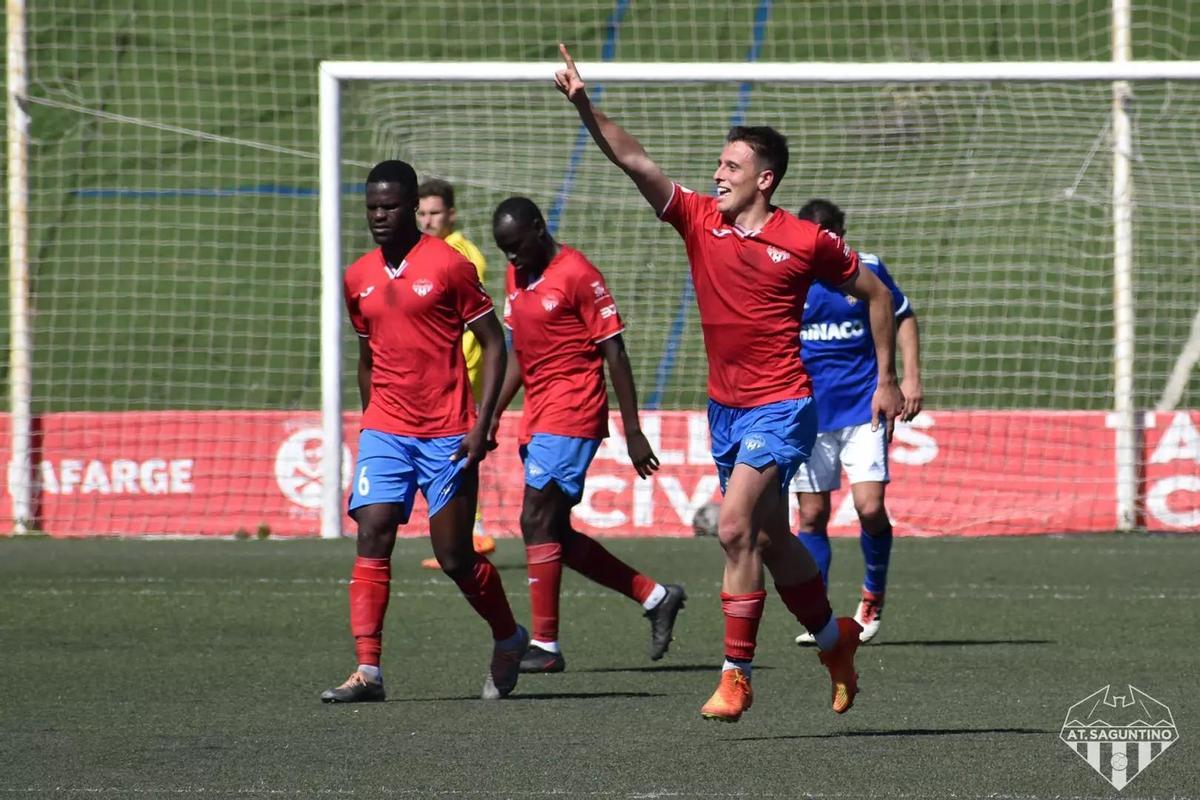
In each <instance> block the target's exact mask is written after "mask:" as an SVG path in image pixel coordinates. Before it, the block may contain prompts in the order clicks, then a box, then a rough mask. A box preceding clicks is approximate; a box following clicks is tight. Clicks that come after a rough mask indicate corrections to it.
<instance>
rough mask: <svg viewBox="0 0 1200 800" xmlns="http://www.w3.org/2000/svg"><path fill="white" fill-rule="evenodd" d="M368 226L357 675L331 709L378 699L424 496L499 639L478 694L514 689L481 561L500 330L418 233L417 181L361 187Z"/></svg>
mask: <svg viewBox="0 0 1200 800" xmlns="http://www.w3.org/2000/svg"><path fill="white" fill-rule="evenodd" d="M366 200H367V226H368V227H369V228H370V230H371V236H372V237H373V238H374V239H375V242H376V243H377V244H378V245H379V247H378V248H376V249H374V250H372V251H371V252H369V253H367V254H366V255H364V256H363V257H362V258H360V259H358V261H356V262H354V264H353V265H351V267H350V269H348V270H346V276H345V294H346V308H347V309H348V310H349V312H350V321H351V323H353V325H354V329H355V330H356V331H357V332H358V335H359V349H358V388H359V393H360V394H361V395H362V403H363V417H362V433H361V434H360V436H359V449H358V460H357V462H356V464H355V466H354V475H353V480H352V481H351V486H352V491H351V495H350V515H351V516H352V517H354V520H355V521H356V522H357V523H358V558H356V559H355V561H354V569H353V571H352V573H351V578H350V630H351V633H352V634H353V635H354V649H355V653H356V655H357V657H358V668H357V669H356V670H355V671H354V672H352V673H351V674H350V677H349V678H347V679H346V681H345V682H344V683H342V685H340V686H337V687H335V688H333V689H329V690H327V691H325V692H323V693H322V694H321V700H322V701H324V702H327V703H348V702H362V701H370V700H383V699H384V690H383V675H382V672H381V671H380V668H379V657H380V651H381V644H382V636H383V617H384V613H385V612H386V610H387V605H388V589H389V583H390V579H391V557H392V548H393V547H394V546H395V544H396V528H397V527H398V526H399V525H402V524H404V523H406V522H408V517H409V514H410V513H411V512H412V506H413V501H414V499H415V498H416V492H417V490H418V489H419V490H420V491H421V493H422V494H423V495H425V499H426V501H427V502H428V503H429V537H430V539H431V541H432V544H433V552H434V555H435V556H437V559H438V562H439V563H440V564H441V565H442V570H443V571H445V573H446V574H447V575H448V576H450V578H451V579H452V580H453V581H454V582H455V583H456V584H458V587H459V589H460V590H462V593H463V595H464V596H465V597H466V598H467V601H468V602H469V603H470V604H471V606H472V607H474V609H475V611H476V612H477V613H478V614H479V615H480V616H481V617H483V618H484V620H485V621H487V623H488V625H489V626H490V627H491V629H492V638H493V640H494V644H493V648H492V661H491V665H490V667H489V669H488V674H487V677H486V678H485V679H484V684H483V693H482V696H483V698H484V699H485V700H494V699H498V698H501V697H504V696H505V695H507V694H508V693H510V692H511V691H512V690H513V688H514V687H515V686H516V683H517V676H518V672H519V666H520V660H521V656H522V655H523V654H524V653H525V648H526V647H527V646H528V644H529V634H528V633H526V631H525V629H524V628H522V627H521V626H520V625H518V624H517V623H516V620H515V619H513V614H512V610H511V609H510V608H509V605H508V598H507V597H506V596H505V594H504V587H503V585H502V584H501V582H500V573H499V572H497V571H496V569H495V567H493V566H492V564H491V562H489V561H488V560H487V558H486V557H484V556H482V555H479V554H477V553H476V552H475V550H474V549H473V547H472V543H471V530H472V526H473V524H474V521H475V501H476V495H477V492H478V480H479V472H478V466H477V465H478V463H479V461H481V460H482V459H483V457H484V455H485V454H486V453H487V445H488V431H489V430H490V429H491V424H492V415H493V413H494V411H495V408H496V398H497V396H498V395H499V393H500V385H501V382H502V379H503V378H502V376H503V374H504V369H505V361H506V353H505V350H504V331H503V329H502V328H501V327H500V322H499V320H497V319H496V314H495V312H494V309H493V307H492V300H491V298H490V297H488V294H487V292H486V291H485V290H484V288H483V285H482V284H480V282H479V276H478V275H477V274H476V272H475V267H474V266H473V265H472V264H471V262H469V261H467V259H465V258H464V257H463V256H462V255H460V254H459V253H458V252H457V251H455V250H454V249H453V248H451V247H450V246H449V245H447V244H446V243H445V242H443V241H442V240H441V239H439V238H437V237H436V236H426V235H425V234H422V233H421V232H420V230H419V229H418V228H417V221H416V210H417V174H416V172H414V171H413V168H412V167H411V166H409V165H408V164H406V163H404V162H403V161H383V162H381V163H379V164H377V165H375V168H374V169H372V170H371V173H370V174H369V175H368V176H367V183H366ZM464 325H465V326H466V327H467V328H469V329H470V330H471V332H472V333H474V334H475V336H476V338H477V339H478V340H479V343H480V344H481V345H483V362H484V366H483V390H482V392H481V395H482V397H481V399H480V402H479V412H478V418H476V413H475V409H474V402H473V400H472V398H471V388H470V385H469V383H468V381H467V369H466V365H465V362H464V358H463V351H462V334H463V327H464Z"/></svg>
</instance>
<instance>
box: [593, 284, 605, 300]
mask: <svg viewBox="0 0 1200 800" xmlns="http://www.w3.org/2000/svg"><path fill="white" fill-rule="evenodd" d="M592 294H594V295H596V299H597V300H599V299H601V298H603V297H608V289H606V288H604V284H603V283H601V282H600V281H592Z"/></svg>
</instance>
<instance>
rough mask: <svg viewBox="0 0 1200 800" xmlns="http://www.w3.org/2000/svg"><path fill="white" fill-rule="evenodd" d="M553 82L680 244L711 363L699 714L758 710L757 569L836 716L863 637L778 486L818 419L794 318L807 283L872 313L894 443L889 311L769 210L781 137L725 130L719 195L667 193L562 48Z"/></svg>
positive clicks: (815, 239)
mask: <svg viewBox="0 0 1200 800" xmlns="http://www.w3.org/2000/svg"><path fill="white" fill-rule="evenodd" d="M559 48H560V50H561V52H562V56H563V60H564V61H565V62H566V68H565V69H562V70H560V71H559V72H558V73H557V74H556V75H555V83H556V84H557V86H558V88H559V90H560V91H562V93H563V94H565V95H566V96H567V98H568V99H569V100H570V101H571V102H572V103H573V104H574V106H575V109H576V110H577V111H578V112H579V117H580V119H581V120H582V121H583V123H584V125H585V126H587V129H588V131H589V132H590V133H591V135H592V138H593V139H595V141H596V144H597V145H599V146H600V149H601V150H602V151H603V152H604V154H605V155H606V156H607V157H608V159H609V160H610V161H612V162H613V163H614V164H616V165H617V166H619V167H620V168H621V169H622V170H623V171H624V172H625V173H626V174H627V175H629V177H630V178H631V179H632V180H633V182H634V184H635V185H636V186H637V188H638V190H639V191H640V192H641V193H642V196H643V197H645V198H646V200H647V202H649V203H650V205H651V206H652V207H653V208H654V210H655V211H656V212H657V213H658V214H659V216H660V217H661V218H662V219H663V220H664V221H666V222H669V223H670V224H671V225H672V226H674V228H675V229H676V230H677V231H678V232H679V234H680V236H682V237H683V240H684V243H685V245H686V248H687V254H688V261H689V262H690V264H691V270H692V280H693V282H694V284H695V288H696V303H697V305H698V306H699V309H700V323H701V326H702V328H703V331H704V345H705V349H706V351H707V352H708V364H709V373H708V393H709V409H708V419H709V427H710V429H711V431H712V447H713V459H714V460H715V461H716V464H717V472H718V474H719V475H720V477H721V485H722V488H723V489H724V491H725V501H724V503H723V504H722V506H721V512H720V518H719V520H718V523H717V532H718V536H719V537H720V540H721V546H722V548H723V549H724V551H725V575H724V580H723V582H722V587H721V588H722V591H721V606H722V610H723V611H724V614H725V663H724V664H723V666H722V673H721V680H720V683H719V684H718V686H717V690H716V692H714V693H713V695H712V697H711V698H710V699H709V701H708V702H707V703H705V704H704V706H703V707H702V708H701V709H700V713H701V714H702V715H703V716H704V717H705V718H707V719H715V720H722V721H726V722H736V721H737V720H738V719H739V718H740V717H741V715H742V712H743V711H745V710H746V709H748V708H749V707H750V705H751V703H752V702H753V693H752V691H751V688H750V678H751V669H750V667H751V662H752V660H753V657H754V648H755V643H756V638H757V635H758V625H759V620H760V619H761V618H762V613H763V603H764V600H765V598H766V592H765V591H764V581H763V567H764V566H766V568H767V569H768V570H770V572H771V575H772V577H773V578H774V580H775V588H776V590H777V591H778V592H779V595H780V597H781V599H782V600H783V602H784V604H785V605H786V606H787V607H788V609H789V610H790V611H791V612H792V613H793V614H794V615H795V616H796V618H797V619H798V620H799V621H800V623H801V624H803V625H804V627H805V628H807V629H808V630H809V631H810V632H811V633H812V634H813V636H814V637H815V639H816V641H817V645H818V646H819V647H820V649H821V652H820V659H821V662H822V663H823V664H824V665H825V666H826V667H827V668H828V670H829V675H830V678H831V680H832V684H833V710H834V711H836V712H838V713H843V712H845V711H847V710H849V708H850V706H851V705H852V704H853V702H854V696H855V694H856V693H857V691H858V674H857V673H856V672H855V670H854V654H855V651H856V650H857V648H858V634H859V631H860V630H861V628H860V627H859V625H858V623H856V622H855V621H854V620H853V619H850V618H849V617H842V618H836V619H835V618H834V616H833V612H832V609H830V606H829V600H828V598H827V596H826V593H825V585H824V583H823V581H822V580H821V575H820V572H819V571H818V570H817V567H816V564H815V563H814V562H813V559H812V557H811V556H810V555H809V554H808V551H807V550H806V549H805V548H804V546H803V545H802V544H801V543H800V542H799V541H798V540H797V539H796V538H795V537H793V536H792V535H791V534H790V532H789V530H788V518H787V499H786V498H787V495H786V487H787V485H788V482H789V481H790V480H791V478H792V476H793V475H794V474H795V472H796V470H797V468H798V467H799V465H800V464H801V463H803V462H804V460H805V459H807V458H808V456H809V454H810V453H811V452H812V447H813V443H814V441H815V439H816V432H817V418H816V409H815V408H814V407H813V405H812V397H811V394H812V392H811V388H810V381H809V379H808V374H807V373H806V372H805V370H804V367H803V365H802V364H801V361H800V320H801V317H802V315H803V310H804V298H805V295H806V294H807V293H808V287H809V285H810V284H811V283H812V281H814V280H823V281H825V282H826V283H828V284H830V285H832V286H837V287H838V290H839V291H841V292H843V293H846V294H852V295H854V296H855V297H858V298H860V299H862V300H863V301H865V302H867V303H868V304H869V312H870V319H871V332H872V334H873V335H874V339H875V345H876V348H877V351H878V368H879V382H878V388H877V389H876V391H875V396H874V398H873V402H872V410H873V418H874V420H875V424H879V421H880V420H883V422H884V424H886V425H887V430H888V433H889V435H890V433H891V429H892V424H893V422H892V421H893V419H894V418H895V417H896V415H897V414H899V413H900V410H901V407H902V404H903V398H902V397H901V394H900V390H899V388H898V386H897V384H896V372H895V363H894V356H895V353H894V347H895V332H894V330H893V326H894V324H895V323H894V322H893V319H892V300H891V295H890V293H889V292H888V290H887V288H886V287H884V285H883V284H882V283H881V282H880V281H879V279H878V278H876V277H875V275H874V274H873V273H871V272H870V271H869V270H860V269H859V268H858V258H857V256H856V255H855V254H854V252H853V251H852V250H850V248H849V247H847V246H846V245H845V243H844V242H843V241H842V240H841V238H840V237H838V236H836V235H834V234H832V233H830V232H828V231H825V230H823V229H821V228H820V227H818V226H817V225H815V224H814V223H812V222H808V221H801V220H799V219H797V218H796V217H794V216H792V215H790V214H788V213H787V212H786V211H784V210H783V209H779V208H776V207H775V206H773V205H771V195H772V194H773V193H774V191H775V189H776V187H777V186H778V184H779V181H780V180H781V179H782V178H783V175H784V172H785V171H786V170H787V160H788V153H787V140H786V139H784V137H783V136H782V135H780V134H779V133H778V132H777V131H775V130H773V129H771V128H765V127H760V128H745V127H737V128H734V129H733V130H731V131H730V132H729V136H728V137H727V139H726V142H725V147H724V149H723V150H722V151H721V155H720V158H719V160H718V162H717V170H716V172H715V173H714V175H713V181H714V183H715V184H716V196H715V197H713V196H701V195H698V194H695V193H693V192H691V191H690V190H688V189H685V188H683V187H682V186H679V185H678V184H676V183H673V182H672V181H671V180H670V179H668V178H667V177H666V175H664V174H663V172H662V170H661V169H660V168H659V167H658V165H657V164H655V163H654V162H653V161H651V160H650V157H649V156H647V155H646V151H645V150H644V149H643V148H642V145H641V144H640V143H639V142H638V141H637V139H635V138H634V137H633V136H631V135H630V134H629V133H627V132H626V131H625V130H624V129H622V128H621V127H620V126H619V125H617V124H616V123H614V122H613V121H612V120H610V119H608V117H606V116H605V115H604V114H602V113H600V112H599V111H597V110H596V109H595V108H593V107H592V104H591V101H590V100H589V98H588V96H587V91H586V88H585V86H584V83H583V80H582V79H581V78H580V77H579V71H578V70H577V69H576V68H575V64H574V62H573V61H572V60H571V56H570V54H569V53H568V52H567V49H566V47H564V46H562V45H560V46H559Z"/></svg>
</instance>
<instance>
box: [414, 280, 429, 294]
mask: <svg viewBox="0 0 1200 800" xmlns="http://www.w3.org/2000/svg"><path fill="white" fill-rule="evenodd" d="M412 286H413V291H414V292H416V293H417V295H418V296H419V297H424V296H425V295H427V294H429V293H430V292H432V291H433V281H427V280H424V279H422V280H419V281H415V282H414V283H413V285H412Z"/></svg>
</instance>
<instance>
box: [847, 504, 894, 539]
mask: <svg viewBox="0 0 1200 800" xmlns="http://www.w3.org/2000/svg"><path fill="white" fill-rule="evenodd" d="M854 510H855V511H857V512H858V520H859V522H861V523H862V525H863V527H864V528H866V529H867V532H868V533H872V532H875V531H880V532H882V531H883V529H884V528H886V527H887V523H888V518H887V509H885V508H884V507H883V498H882V497H864V498H860V499H858V500H856V501H855V503H854Z"/></svg>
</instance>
